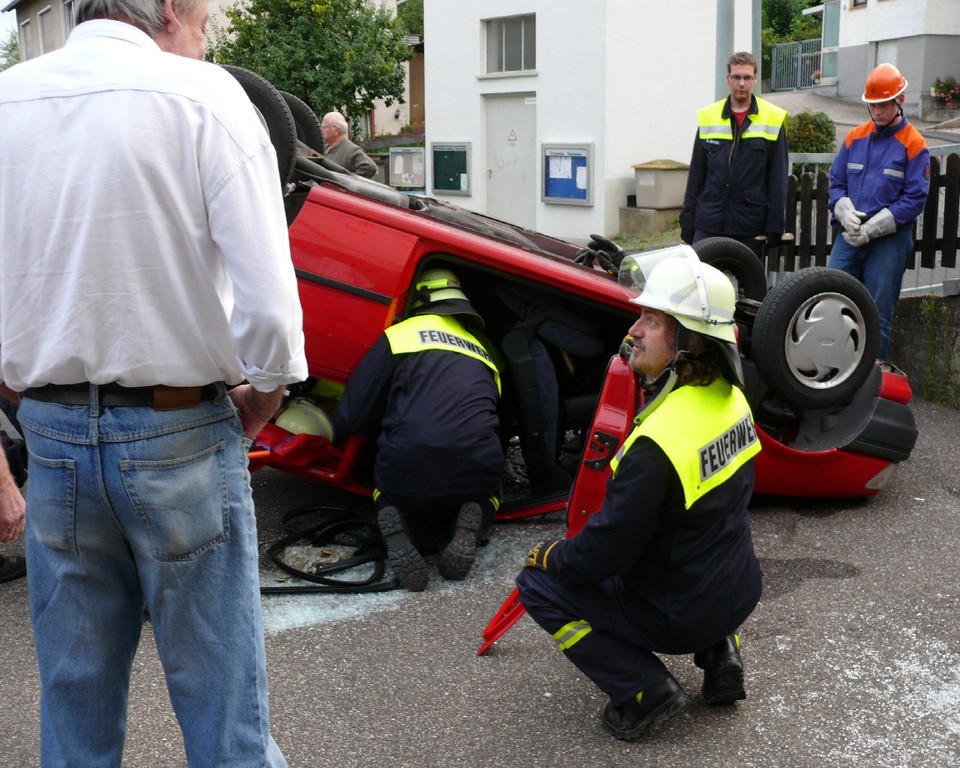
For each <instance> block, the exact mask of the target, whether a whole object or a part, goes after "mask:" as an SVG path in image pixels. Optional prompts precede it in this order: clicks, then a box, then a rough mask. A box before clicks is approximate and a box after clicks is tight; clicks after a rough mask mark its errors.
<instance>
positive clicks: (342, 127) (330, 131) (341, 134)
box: [320, 112, 377, 179]
mask: <svg viewBox="0 0 960 768" xmlns="http://www.w3.org/2000/svg"><path fill="white" fill-rule="evenodd" d="M320 127H321V128H322V129H323V143H324V145H325V151H324V154H325V155H326V156H327V159H328V160H332V161H333V162H335V163H336V164H337V165H342V166H343V167H344V168H346V169H347V170H348V171H350V172H351V173H355V174H357V175H358V176H364V177H366V178H368V179H372V178H373V177H374V176H375V175H376V173H377V164H376V163H375V162H373V160H371V159H370V158H369V157H367V156H366V155H365V154H364V152H363V150H362V149H360V147H358V146H357V145H356V144H354V143H353V142H352V141H350V139H349V138H348V133H349V129H348V128H347V121H346V118H344V116H343V115H341V114H340V113H339V112H327V114H325V115H324V116H323V122H322V123H321V124H320Z"/></svg>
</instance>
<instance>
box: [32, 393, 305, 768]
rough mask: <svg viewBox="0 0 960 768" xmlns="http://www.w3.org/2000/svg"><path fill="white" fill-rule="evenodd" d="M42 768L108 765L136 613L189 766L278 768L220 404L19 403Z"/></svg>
mask: <svg viewBox="0 0 960 768" xmlns="http://www.w3.org/2000/svg"><path fill="white" fill-rule="evenodd" d="M19 415H20V423H21V425H22V426H23V428H24V436H25V438H26V441H27V447H28V448H29V451H30V484H29V487H28V493H27V532H26V548H27V561H28V563H29V566H28V579H29V591H30V611H31V616H32V619H33V632H34V641H35V644H36V652H37V661H38V664H39V669H40V683H41V694H40V737H41V765H42V766H43V768H54V767H56V768H59V767H60V766H83V767H84V768H100V767H101V766H103V767H104V768H105V767H106V766H111V767H113V766H119V765H120V760H121V756H122V753H123V741H124V735H125V732H126V710H127V694H128V687H129V680H130V668H131V664H132V662H133V657H134V653H135V652H136V649H137V644H138V642H139V640H140V632H141V627H142V624H143V618H144V608H146V609H147V610H148V611H149V613H150V620H151V622H152V624H153V633H154V636H155V638H156V644H157V651H158V654H159V657H160V661H161V663H162V665H163V670H164V675H165V677H166V682H167V689H168V691H169V694H170V699H171V702H172V704H173V709H174V712H175V713H176V716H177V719H178V721H179V724H180V728H181V731H182V732H183V739H184V746H185V750H186V755H187V763H188V765H189V766H191V768H201V767H202V768H208V767H209V768H213V767H214V766H225V765H230V766H238V767H239V766H269V767H270V768H277V767H279V768H284V767H285V766H286V765H287V763H286V760H285V759H284V758H283V755H282V754H281V753H280V750H279V748H278V747H277V745H276V743H275V742H274V741H273V738H272V737H271V736H270V726H269V710H268V705H267V676H266V659H265V654H264V641H263V621H262V616H261V609H260V591H259V590H260V584H259V570H258V563H257V558H258V555H257V533H256V519H255V517H254V510H253V499H252V495H251V490H250V477H249V473H248V472H247V466H246V460H245V456H244V448H243V444H242V437H243V434H242V428H241V424H240V419H239V416H238V415H237V411H236V408H235V407H234V406H233V404H232V402H231V401H230V400H229V398H226V397H223V398H220V399H219V400H217V401H216V402H208V403H201V404H200V405H197V406H194V407H192V408H184V409H182V410H175V411H163V412H161V411H155V410H153V409H151V408H126V407H125V408H103V409H99V408H98V407H97V405H96V401H95V400H94V402H93V405H92V406H89V407H88V406H67V405H58V404H53V403H46V402H40V401H38V400H33V399H30V398H29V397H27V398H24V399H23V401H22V404H21V406H20V414H19Z"/></svg>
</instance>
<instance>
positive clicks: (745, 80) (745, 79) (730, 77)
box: [727, 75, 754, 83]
mask: <svg viewBox="0 0 960 768" xmlns="http://www.w3.org/2000/svg"><path fill="white" fill-rule="evenodd" d="M753 79H754V76H753V75H727V80H736V81H737V82H738V83H739V82H743V83H749V82H750V81H751V80H753Z"/></svg>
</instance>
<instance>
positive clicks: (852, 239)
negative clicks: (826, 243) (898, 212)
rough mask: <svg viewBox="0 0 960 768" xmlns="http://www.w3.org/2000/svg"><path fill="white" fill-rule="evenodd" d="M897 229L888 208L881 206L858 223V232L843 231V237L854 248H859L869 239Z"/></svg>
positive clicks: (874, 238) (888, 233)
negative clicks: (872, 214) (877, 211)
mask: <svg viewBox="0 0 960 768" xmlns="http://www.w3.org/2000/svg"><path fill="white" fill-rule="evenodd" d="M896 231H897V221H896V219H894V218H893V214H892V213H890V209H889V208H883V209H882V210H881V211H880V212H879V213H877V214H875V215H874V216H872V217H870V218H869V219H868V220H867V221H865V222H863V224H861V225H860V230H859V231H858V232H844V233H843V239H844V240H846V241H847V242H848V243H849V244H850V245H852V246H853V247H854V248H860V247H862V246H864V245H866V244H867V243H869V242H870V241H871V240H876V239H877V238H878V237H883V236H884V235H890V234H892V233H894V232H896Z"/></svg>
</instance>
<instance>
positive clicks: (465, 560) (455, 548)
mask: <svg viewBox="0 0 960 768" xmlns="http://www.w3.org/2000/svg"><path fill="white" fill-rule="evenodd" d="M482 527H483V513H482V512H481V510H480V505H479V504H477V503H476V502H475V501H468V502H466V503H465V504H463V505H461V507H460V511H459V512H458V513H457V520H456V522H455V523H454V531H453V538H451V539H450V542H449V543H448V544H447V546H446V547H445V548H444V550H443V552H441V553H440V575H441V576H443V578H445V579H449V580H450V581H460V580H462V579H464V578H466V576H467V574H468V573H469V572H470V567H471V566H472V565H473V560H474V558H475V557H476V554H477V543H478V542H479V541H480V529H481V528H482Z"/></svg>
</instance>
